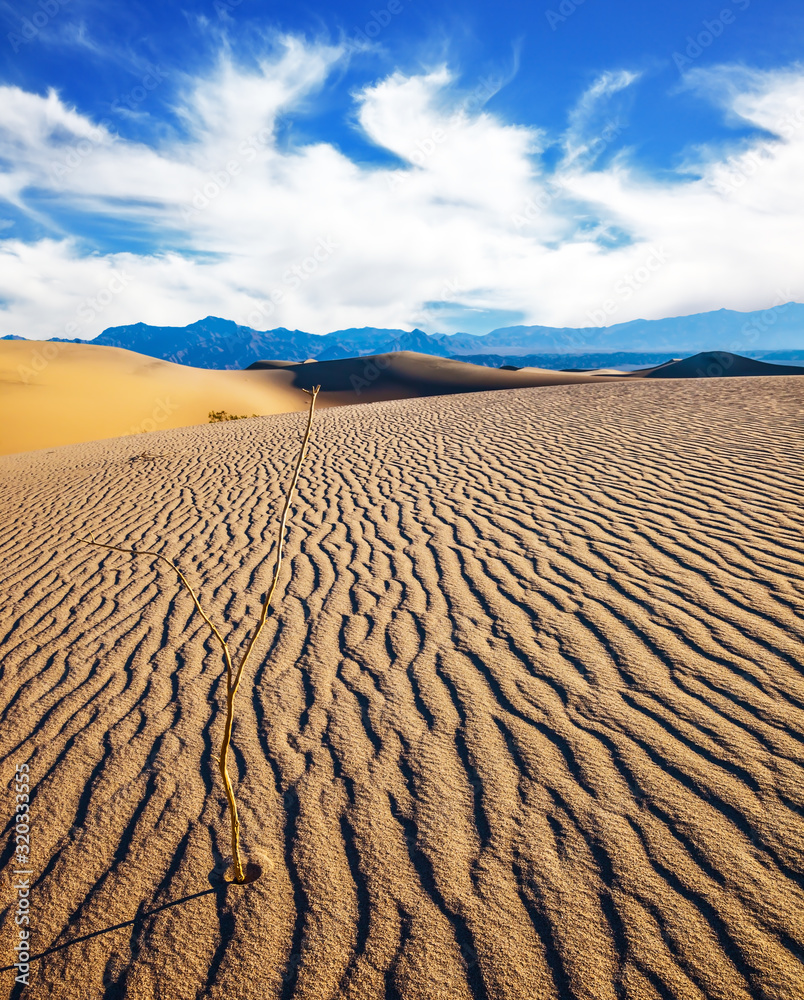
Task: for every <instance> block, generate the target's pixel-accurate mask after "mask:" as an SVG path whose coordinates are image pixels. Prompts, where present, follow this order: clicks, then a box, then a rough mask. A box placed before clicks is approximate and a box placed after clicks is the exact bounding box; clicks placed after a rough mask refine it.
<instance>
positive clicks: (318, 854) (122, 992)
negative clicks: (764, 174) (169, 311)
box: [0, 377, 804, 1000]
mask: <svg viewBox="0 0 804 1000" xmlns="http://www.w3.org/2000/svg"><path fill="white" fill-rule="evenodd" d="M303 401H304V397H302V405H303ZM802 405H804V380H802V379H801V378H800V377H789V378H788V377H781V378H774V379H755V380H752V381H751V382H750V384H748V383H746V382H744V381H741V380H739V379H734V380H716V381H714V380H701V381H669V380H668V381H663V380H656V381H649V380H646V381H641V382H637V383H635V382H631V381H624V382H619V383H617V384H611V385H591V386H590V385H570V386H556V387H553V388H547V389H539V390H531V389H523V390H515V391H512V392H507V393H480V394H472V395H453V396H449V397H432V398H428V399H415V400H404V401H396V402H393V401H392V402H387V403H381V404H377V405H375V406H371V407H365V406H354V407H348V408H339V409H329V410H326V411H324V412H322V413H320V414H319V415H318V416H317V418H316V425H315V427H314V431H313V443H312V451H311V456H310V464H309V465H308V467H307V468H306V469H305V470H304V472H303V473H302V478H301V481H300V498H299V500H298V502H297V504H296V511H295V516H294V520H293V525H292V528H291V530H290V535H289V541H288V548H287V555H288V560H287V569H286V571H285V572H284V574H283V577H282V580H281V583H280V591H279V593H278V598H279V599H278V602H277V612H276V614H275V615H273V616H272V618H271V619H270V620H269V622H268V626H267V628H266V632H265V635H264V642H263V643H262V645H261V648H260V649H259V650H258V651H257V655H256V656H255V658H254V660H253V663H252V667H251V669H250V672H249V675H248V676H247V677H246V679H245V685H244V689H243V698H242V702H241V709H240V714H239V716H238V720H237V723H236V725H235V732H234V746H235V751H236V753H235V762H234V765H233V767H232V770H233V772H234V775H235V780H236V784H237V794H238V799H239V803H240V808H241V817H242V822H243V834H244V843H245V848H246V851H247V854H248V856H249V857H250V858H253V859H257V860H259V861H260V862H261V863H262V864H263V865H264V867H265V873H264V875H263V877H262V878H261V879H260V880H259V881H258V882H256V883H255V884H254V885H252V886H251V887H249V888H247V889H240V888H232V889H230V890H228V891H225V890H223V889H214V888H213V887H211V886H210V882H209V881H208V875H209V873H210V871H211V869H212V865H213V862H214V861H215V860H217V861H218V862H219V866H222V865H225V863H226V857H225V856H226V854H227V840H228V826H227V819H226V813H225V800H224V797H223V794H222V789H221V787H220V784H219V782H218V778H217V774H216V769H215V764H214V761H213V755H214V753H215V752H216V749H217V746H218V742H219V738H220V727H221V721H222V714H221V706H222V703H223V691H222V686H221V685H222V675H221V665H220V662H219V657H218V655H217V652H216V650H215V648H214V646H213V644H212V643H211V642H210V641H209V634H208V631H207V630H206V628H205V627H204V626H203V623H202V622H201V621H200V620H199V618H198V616H197V615H194V614H193V613H192V606H191V603H190V599H189V597H188V596H187V595H186V594H185V593H182V592H181V591H180V590H179V587H178V586H177V584H176V581H175V580H174V579H173V578H172V576H171V575H170V573H169V572H167V571H165V570H164V569H163V568H162V567H160V566H159V565H155V564H154V563H153V561H152V560H150V559H146V560H143V561H141V562H135V561H133V560H132V559H130V558H129V557H126V556H123V555H120V554H112V553H106V552H101V551H98V550H94V549H91V548H89V547H88V546H86V545H84V544H81V543H80V542H79V541H78V535H79V534H80V533H83V532H86V531H87V530H88V529H89V528H90V527H91V528H94V529H95V530H96V531H97V532H98V533H99V535H100V536H101V537H102V538H103V539H109V540H114V541H116V542H120V543H123V544H131V545H143V546H148V547H156V548H158V549H159V550H160V551H163V552H165V553H166V554H167V555H169V556H171V557H173V558H175V559H177V560H178V563H179V564H180V566H181V567H182V568H183V569H185V570H186V572H187V573H188V575H189V576H190V578H191V579H192V581H194V582H195V583H196V584H197V586H198V589H199V591H200V593H201V595H202V600H203V601H204V602H205V604H206V607H207V608H208V609H209V610H210V611H211V612H212V613H213V616H214V618H215V620H216V621H219V622H220V621H224V622H227V623H230V627H232V628H233V629H234V632H235V635H236V636H237V637H239V638H240V639H242V638H243V637H244V636H245V635H246V633H247V630H248V626H249V625H250V623H253V621H254V619H255V616H256V614H257V612H258V608H259V602H260V599H261V596H262V594H263V592H264V590H265V587H266V586H267V583H268V581H269V578H270V569H271V567H270V555H271V550H272V546H273V545H274V544H275V534H274V532H275V526H276V517H277V513H278V510H279V508H280V505H281V502H282V488H283V484H284V483H285V481H286V480H287V477H288V475H289V463H290V461H291V459H292V456H293V455H294V453H295V449H296V447H297V444H298V440H299V436H300V433H301V429H302V421H303V417H302V415H300V414H288V415H283V416H273V417H267V418H264V419H259V420H244V421H236V422H234V423H230V424H226V425H222V426H216V427H204V426H201V427H193V428H187V429H178V430H169V431H164V432H157V433H154V434H152V435H148V436H147V438H141V437H136V438H135V437H131V438H125V439H122V440H118V441H106V442H94V443H91V444H84V445H77V446H74V447H70V448H64V449H60V450H58V451H55V452H52V453H42V452H40V453H36V454H33V453H31V454H22V455H15V456H8V457H6V458H3V459H2V460H0V469H2V474H3V480H2V484H0V490H2V515H3V517H2V522H0V560H1V561H2V566H3V572H4V577H5V581H4V587H3V593H4V595H6V597H5V605H4V609H3V618H4V625H5V628H4V629H3V634H4V639H3V640H2V643H1V644H0V655H1V656H2V660H1V661H0V662H2V675H0V759H2V760H3V761H4V770H3V774H4V775H5V780H6V781H8V780H9V777H10V775H11V773H12V772H13V768H14V764H15V763H16V762H21V761H28V762H29V763H30V770H31V777H32V782H33V785H34V786H35V796H34V799H33V805H32V811H33V818H34V819H33V832H32V844H33V851H34V868H35V870H36V888H35V889H34V891H33V893H32V907H33V910H34V913H35V924H34V933H35V936H34V950H35V951H36V952H37V953H39V952H45V951H47V952H48V954H47V955H46V956H45V957H43V958H40V959H37V960H36V961H35V962H34V973H33V977H32V986H31V988H30V990H29V991H27V993H26V994H24V995H25V996H30V997H34V998H36V1000H39V998H45V997H47V998H55V1000H61V998H65V1000H67V998H69V1000H73V998H78V997H80V998H82V1000H83V998H84V997H98V998H101V997H103V998H118V997H119V998H123V997H125V998H142V1000H151V998H155V997H165V998H170V1000H185V998H186V1000H195V998H197V997H210V998H227V1000H228V998H235V997H238V998H240V997H242V998H249V1000H251V998H269V1000H271V998H276V1000H289V998H291V997H294V998H299V1000H313V998H338V997H343V998H355V1000H358V998H360V1000H379V998H386V997H387V998H404V1000H420V998H421V1000H424V998H444V1000H447V998H450V1000H452V998H461V1000H469V998H495V1000H497V998H505V1000H535V998H538V1000H542V998H543V1000H643V998H644V1000H668V998H676V1000H682V998H683V1000H700V998H712V1000H749V998H763V1000H800V998H801V997H802V996H804V965H803V964H802V958H803V957H804V919H803V915H804V766H802V759H803V758H804V680H803V674H804V661H803V658H802V637H803V635H802V633H804V626H802V620H803V619H802V604H804V594H803V593H802V590H803V588H804V556H803V555H802V547H801V529H802V510H801V495H802V487H803V486H804V481H803V480H804V462H802V448H801V438H802V435H801V422H800V416H801V411H802ZM146 444H147V450H146V447H145V446H146ZM4 801H5V804H6V815H8V809H9V801H10V800H9V797H8V796H6V797H5V800H4ZM11 850H12V844H11V839H10V834H9V833H7V835H6V836H5V837H4V839H3V843H2V855H0V858H1V859H2V862H3V863H4V864H6V866H9V862H10V856H11ZM4 884H5V885H6V886H8V885H9V876H8V874H6V881H5V882H4ZM8 899H9V897H8V894H6V896H5V900H6V902H5V903H4V905H5V906H6V907H8V905H9V904H8ZM11 920H12V915H11V911H10V910H9V909H8V908H7V909H6V910H5V911H4V914H3V918H2V926H1V927H0V941H2V942H4V949H3V952H2V954H3V955H4V956H8V955H9V954H10V951H9V946H8V944H7V942H9V941H10V940H11V937H10V935H11V931H12V924H11ZM5 964H9V960H8V959H7V961H6V963H5ZM0 975H2V976H3V977H5V978H4V981H5V982H6V983H7V984H8V987H7V989H8V990H9V991H10V990H11V987H12V985H13V973H12V972H9V971H4V972H2V973H0ZM3 995H7V994H3ZM14 995H15V996H16V995H19V994H14Z"/></svg>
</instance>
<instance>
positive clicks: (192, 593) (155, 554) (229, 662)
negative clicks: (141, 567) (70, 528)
mask: <svg viewBox="0 0 804 1000" xmlns="http://www.w3.org/2000/svg"><path fill="white" fill-rule="evenodd" d="M81 541H82V542H86V543H87V545H97V546H98V548H101V549H109V550H110V551H111V552H124V553H126V554H127V555H132V556H153V557H154V558H155V559H161V560H162V562H163V563H167V565H168V566H170V568H171V569H172V570H173V571H174V572H175V573H176V575H177V576H178V578H179V579H180V580H181V582H182V583H183V584H184V586H185V587H186V588H187V592H188V593H189V595H190V597H192V599H193V604H195V606H196V608H197V609H198V613H199V614H200V615H201V617H202V618H203V619H204V621H205V622H206V623H207V625H209V627H210V629H212V634H213V635H214V636H215V638H216V639H217V640H218V642H219V643H220V644H221V649H222V650H223V656H224V659H225V660H226V667H227V670H228V672H229V673H231V670H232V658H231V655H230V653H229V647H228V645H227V644H226V640H225V639H224V638H223V636H222V635H221V634H220V632H219V631H218V630H217V629H216V628H215V626H214V625H213V624H212V622H211V621H210V620H209V618H208V617H207V616H206V614H205V612H204V609H203V608H202V607H201V605H200V604H199V602H198V598H197V597H196V596H195V591H194V590H193V588H192V587H191V586H190V584H189V583H188V582H187V578H186V577H185V575H184V573H182V571H181V570H180V569H179V567H178V566H177V565H176V564H175V563H174V562H173V561H172V560H170V559H168V557H167V556H163V555H162V554H161V552H151V551H150V550H147V549H126V548H123V547H122V546H120V545H106V544H105V543H104V542H98V541H96V540H95V535H94V534H93V533H92V532H91V531H90V533H89V538H82V539H81Z"/></svg>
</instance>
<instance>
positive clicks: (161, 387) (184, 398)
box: [0, 340, 304, 454]
mask: <svg viewBox="0 0 804 1000" xmlns="http://www.w3.org/2000/svg"><path fill="white" fill-rule="evenodd" d="M0 385H2V391H0V426H2V434H0V454H8V453H10V452H17V451H28V450H33V449H35V448H50V447H53V446H54V445H61V444H74V443H78V442H81V441H91V440H95V439H98V438H109V437H117V436H121V435H126V434H143V433H146V432H150V431H154V430H165V429H167V428H171V427H187V426H189V425H191V424H201V423H207V421H208V415H209V411H210V410H226V411H227V412H228V413H236V414H248V415H249V416H250V415H251V414H252V413H259V414H267V413H288V412H292V411H294V410H300V409H304V396H301V397H300V394H299V393H298V392H297V391H295V390H294V389H293V388H292V386H291V379H290V378H289V376H287V375H284V374H283V373H282V372H279V371H275V372H259V373H255V372H233V371H210V370H207V369H202V368H188V367H186V366H184V365H175V364H171V363H170V362H169V361H159V360H157V359H155V358H148V357H145V355H143V354H135V353H134V352H133V351H125V350H123V349H122V348H120V347H100V346H96V345H92V344H34V343H33V342H31V341H26V340H21V341H2V342H0Z"/></svg>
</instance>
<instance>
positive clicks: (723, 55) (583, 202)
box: [0, 0, 804, 338]
mask: <svg viewBox="0 0 804 1000" xmlns="http://www.w3.org/2000/svg"><path fill="white" fill-rule="evenodd" d="M0 16H2V32H3V35H2V39H0V87H2V92H0V306H1V307H2V308H0V334H9V333H15V334H20V335H23V336H30V337H37V338H44V337H49V336H65V335H75V336H82V337H92V336H95V335H97V334H98V333H99V332H100V331H101V330H102V329H104V328H105V327H107V326H111V325H117V324H121V323H130V322H137V321H139V320H143V321H146V322H151V323H163V324H167V323H170V324H183V323H186V322H192V321H193V320H195V319H198V318H201V317H202V316H204V315H207V314H209V313H212V314H215V315H222V316H225V317H227V318H231V319H235V320H237V321H238V322H241V323H247V324H248V325H251V326H255V327H258V328H261V329H264V328H269V327H274V326H279V325H283V326H289V327H298V328H301V329H307V330H311V331H312V332H325V331H327V330H332V329H337V328H342V327H346V326H365V325H370V326H393V327H402V328H407V329H410V328H412V327H413V326H420V327H422V328H424V329H426V330H428V331H429V332H452V331H455V330H468V331H469V332H477V333H481V332H485V331H487V330H489V329H492V328H493V327H495V326H501V325H509V324H512V323H520V322H522V323H543V324H546V325H571V326H589V325H609V324H611V323H618V322H623V321H627V320H630V319H634V318H637V317H640V316H644V317H648V318H657V317H660V316H667V315H683V314H686V313H691V312H696V311H703V310H706V309H716V308H720V307H729V308H736V309H745V310H749V309H757V308H768V307H770V306H773V305H774V304H777V303H779V302H781V301H788V300H790V299H797V300H799V301H801V300H804V287H802V285H803V284H804V277H802V270H804V269H802V268H801V267H800V266H797V265H798V261H799V259H800V247H799V242H800V233H801V231H802V228H801V227H802V222H803V221H804V218H802V217H803V216H804V203H802V193H801V185H800V182H799V177H800V176H801V175H802V173H801V171H802V168H803V167H804V67H802V65H801V63H799V62H797V61H796V60H797V58H798V57H799V54H800V52H801V51H802V42H804V12H802V8H801V7H800V5H798V4H794V3H793V2H791V0H788V2H781V0H777V2H772V0H771V2H767V0H766V2H764V3H762V4H760V3H759V2H758V0H719V2H713V3H707V2H692V0H682V2H676V3H673V4H647V3H626V2H623V0H620V2H612V0H607V2H604V0H584V2H583V3H581V4H577V5H576V4H575V3H574V2H572V0H563V2H559V3H554V2H551V3H548V4H546V5H545V6H541V5H540V4H539V3H536V4H532V3H527V4H526V3H514V2H510V0H508V2H506V0H501V2H496V3H493V4H492V3H464V4H462V5H460V6H459V7H456V6H454V5H451V4H450V5H447V4H444V3H440V2H435V3H433V2H430V3H427V4H425V3H423V2H422V0H385V2H382V3H381V2H377V3H375V4H371V3H366V4H363V3H360V2H350V3H328V4H326V5H323V4H317V3H307V4H298V5H293V6H290V5H287V6H285V5H279V4H276V3H271V4H268V3H263V2H261V0H240V2H238V0H212V2H203V3H199V2H189V3H182V4H178V3H173V2H164V3H160V4H148V5H146V4H138V3H125V4H122V3H114V2H112V3H108V2H106V3H100V2H84V0H67V2H65V3H61V2H60V0H31V2H24V3H20V4H11V3H6V2H0Z"/></svg>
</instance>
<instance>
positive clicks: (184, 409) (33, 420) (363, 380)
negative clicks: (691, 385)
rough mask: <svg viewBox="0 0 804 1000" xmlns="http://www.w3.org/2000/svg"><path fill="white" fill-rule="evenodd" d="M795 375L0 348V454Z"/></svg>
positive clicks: (711, 368)
mask: <svg viewBox="0 0 804 1000" xmlns="http://www.w3.org/2000/svg"><path fill="white" fill-rule="evenodd" d="M782 374H792V375H797V374H798V375H802V374H804V368H795V367H789V366H788V367H785V366H780V365H768V364H763V363H762V362H759V361H751V360H750V359H748V358H741V357H739V356H737V355H733V354H724V353H722V352H710V353H707V354H699V355H696V356H695V357H693V358H687V359H685V360H683V361H681V362H674V363H669V364H664V365H659V366H657V367H655V368H645V369H641V370H640V371H637V372H618V371H617V370H616V369H598V370H595V371H589V372H580V371H553V370H551V369H546V368H519V369H513V368H510V367H506V368H487V367H486V366H484V365H475V364H469V363H467V362H464V361H456V360H454V359H451V358H439V357H434V356H432V355H429V354H417V353H415V352H413V351H396V352H394V353H390V354H377V355H371V356H368V357H362V358H344V359H342V360H338V361H309V362H305V363H302V364H292V363H290V362H287V361H258V362H255V363H254V364H253V365H251V366H250V367H249V368H248V369H247V370H246V371H242V372H239V371H215V370H211V369H205V368H188V367H187V366H185V365H176V364H172V363H170V362H168V361H159V360H156V359H154V358H149V357H145V356H144V355H140V354H135V353H134V352H132V351H126V350H123V349H122V348H117V347H101V346H96V345H92V344H34V343H32V342H30V341H3V342H0V384H2V392H0V427H2V435H0V454H10V453H14V452H19V451H30V450H34V449H39V448H50V447H53V446H55V445H62V444H75V443H79V442H81V441H92V440H98V439H102V438H109V437H117V436H123V435H127V434H143V433H147V432H151V431H154V430H166V429H168V428H171V427H188V426H191V425H193V424H201V423H207V421H208V415H209V412H210V410H225V411H226V412H227V413H231V414H238V415H242V414H247V415H251V414H260V415H263V414H274V413H288V412H291V413H292V412H294V411H296V410H299V409H303V408H304V397H303V396H302V395H300V394H299V392H297V391H295V390H297V389H299V388H304V389H310V388H311V387H312V386H314V385H321V386H322V393H321V395H320V397H319V406H320V407H322V408H326V407H330V406H344V405H350V404H353V403H375V402H384V401H387V400H391V399H410V398H415V397H420V396H432V395H450V394H452V393H456V392H457V393H465V392H481V391H484V390H488V389H518V388H533V387H543V386H551V385H575V384H595V383H600V382H612V381H619V380H622V379H635V380H640V379H647V378H700V377H709V376H713V375H715V376H717V375H719V376H732V375H782Z"/></svg>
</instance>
